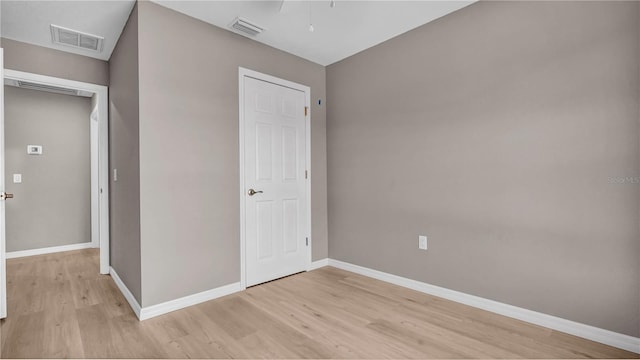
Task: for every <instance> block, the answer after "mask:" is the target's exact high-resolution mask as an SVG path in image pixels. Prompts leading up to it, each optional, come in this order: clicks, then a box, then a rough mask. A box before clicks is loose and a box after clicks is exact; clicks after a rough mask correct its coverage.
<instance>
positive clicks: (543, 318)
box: [329, 259, 640, 353]
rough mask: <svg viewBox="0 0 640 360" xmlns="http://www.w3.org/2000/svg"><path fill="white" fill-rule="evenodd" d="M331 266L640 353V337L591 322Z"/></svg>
mask: <svg viewBox="0 0 640 360" xmlns="http://www.w3.org/2000/svg"><path fill="white" fill-rule="evenodd" d="M329 266H333V267H336V268H339V269H342V270H346V271H351V272H354V273H356V274H360V275H364V276H367V277H371V278H374V279H378V280H382V281H385V282H388V283H391V284H395V285H399V286H402V287H406V288H409V289H412V290H416V291H419V292H423V293H425V294H429V295H433V296H438V297H441V298H444V299H447V300H451V301H455V302H457V303H461V304H465V305H469V306H473V307H476V308H479V309H483V310H487V311H490V312H493V313H496V314H500V315H504V316H508V317H510V318H514V319H518V320H522V321H526V322H529V323H532V324H536V325H539V326H544V327H546V328H549V329H553V330H557V331H561V332H564V333H567V334H571V335H575V336H579V337H581V338H585V339H588V340H592V341H596V342H599V343H603V344H606V345H610V346H613V347H617V348H620V349H624V350H627V351H632V352H635V353H640V338H637V337H633V336H629V335H625V334H620V333H616V332H613V331H610V330H605V329H601V328H597V327H595V326H591V325H586V324H581V323H578V322H575V321H571V320H566V319H563V318H559V317H556V316H551V315H547V314H543V313H540V312H536V311H532V310H527V309H523V308H520V307H517V306H513V305H508V304H505V303H501V302H498V301H494V300H489V299H485V298H481V297H478V296H474V295H469V294H465V293H463V292H459V291H455V290H449V289H446V288H443V287H439V286H435V285H431V284H427V283H423V282H420V281H416V280H411V279H407V278H404V277H401V276H397V275H392V274H388V273H385V272H382V271H378V270H373V269H369V268H366V267H363V266H359V265H354V264H350V263H347V262H343V261H340V260H334V259H329Z"/></svg>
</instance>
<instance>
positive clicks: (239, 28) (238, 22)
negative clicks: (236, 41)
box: [230, 17, 265, 37]
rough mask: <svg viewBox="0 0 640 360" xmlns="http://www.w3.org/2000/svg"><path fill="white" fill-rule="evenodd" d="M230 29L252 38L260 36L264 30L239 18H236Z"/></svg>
mask: <svg viewBox="0 0 640 360" xmlns="http://www.w3.org/2000/svg"><path fill="white" fill-rule="evenodd" d="M230 27H231V28H232V29H234V30H235V31H236V32H237V33H239V34H242V35H246V36H252V37H253V36H256V35H258V34H260V33H261V32H263V31H264V30H265V28H263V27H262V26H259V25H256V24H253V23H251V22H249V20H247V19H244V18H241V17H237V18H236V19H235V20H233V22H232V23H231V25H230Z"/></svg>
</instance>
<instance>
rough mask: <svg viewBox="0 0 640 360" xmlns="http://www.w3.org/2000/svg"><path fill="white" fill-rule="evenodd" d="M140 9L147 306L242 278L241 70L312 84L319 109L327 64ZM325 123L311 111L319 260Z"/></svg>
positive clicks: (319, 110) (318, 254)
mask: <svg viewBox="0 0 640 360" xmlns="http://www.w3.org/2000/svg"><path fill="white" fill-rule="evenodd" d="M138 6H139V45H140V47H139V61H140V66H139V69H140V190H141V214H140V215H141V234H142V235H141V236H142V256H143V258H142V293H143V306H149V305H154V304H157V303H160V302H164V301H168V300H172V299H175V298H179V297H182V296H186V295H191V294H194V293H197V292H201V291H205V290H209V289H212V288H215V287H219V286H222V285H226V284H230V283H234V282H237V281H239V280H240V242H239V238H240V234H239V226H240V224H239V222H240V220H239V212H240V209H239V199H238V192H239V187H238V186H239V175H238V173H239V170H238V166H239V165H238V161H239V160H238V66H242V67H246V68H250V69H253V70H256V71H260V72H264V73H267V74H270V75H273V76H277V77H281V78H284V79H287V80H291V81H294V82H298V83H301V84H305V85H307V86H310V87H311V97H312V99H313V101H312V103H315V104H317V99H318V98H321V99H324V98H325V68H324V67H323V66H320V65H317V64H314V63H311V62H308V61H306V60H303V59H301V58H298V57H295V56H293V55H290V54H287V53H284V52H282V51H279V50H276V49H274V48H271V47H268V46H265V45H262V44H260V43H257V42H255V41H253V40H250V39H247V38H244V37H242V36H239V35H236V34H233V33H231V32H229V31H226V30H223V29H220V28H217V27H214V26H211V25H209V24H206V23H204V22H201V21H198V20H195V19H193V18H190V17H187V16H185V15H182V14H180V13H177V12H175V11H172V10H169V9H166V8H163V7H161V6H159V5H157V4H153V3H149V2H141V3H139V4H138ZM323 104H324V102H323ZM323 106H324V105H323ZM325 118H326V116H325V109H324V107H318V106H317V105H312V109H311V122H312V129H311V133H312V140H311V146H312V154H313V155H312V164H311V166H312V177H311V181H312V195H311V201H312V206H313V208H312V217H313V228H312V236H313V249H312V250H313V258H314V259H321V258H325V257H326V256H327V251H328V250H327V211H326V155H325V154H326V150H325V149H326V144H325V131H326V130H325V129H326V127H325Z"/></svg>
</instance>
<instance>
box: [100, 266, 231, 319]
mask: <svg viewBox="0 0 640 360" xmlns="http://www.w3.org/2000/svg"><path fill="white" fill-rule="evenodd" d="M109 273H110V274H111V277H112V278H113V281H114V282H115V283H116V286H117V287H118V289H120V292H121V293H122V295H123V296H124V298H125V299H127V302H128V303H129V305H130V306H131V309H132V310H133V312H134V313H135V314H136V316H137V317H138V319H139V320H140V321H142V320H147V319H151V318H153V317H156V316H160V315H164V314H166V313H170V312H172V311H176V310H180V309H184V308H186V307H189V306H193V305H196V304H200V303H202V302H205V301H209V300H213V299H217V298H219V297H222V296H226V295H230V294H233V293H235V292H238V291H240V290H242V288H241V287H240V283H239V282H237V283H233V284H229V285H225V286H220V287H217V288H215V289H211V290H207V291H203V292H201V293H197V294H194V295H189V296H185V297H182V298H179V299H175V300H171V301H167V302H164V303H161V304H157V305H152V306H147V307H142V306H140V304H139V303H138V301H137V300H136V298H135V297H134V296H133V294H132V293H131V291H129V288H127V286H126V285H125V284H124V282H122V279H120V277H119V276H118V273H117V272H116V271H115V270H114V269H113V268H111V270H110V272H109Z"/></svg>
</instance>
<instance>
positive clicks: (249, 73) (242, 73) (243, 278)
mask: <svg viewBox="0 0 640 360" xmlns="http://www.w3.org/2000/svg"><path fill="white" fill-rule="evenodd" d="M244 77H250V78H254V79H257V80H262V81H266V82H270V83H272V84H276V85H280V86H284V87H288V88H291V89H294V90H298V91H301V92H304V93H305V106H306V107H307V108H308V109H309V111H308V112H307V116H306V118H305V129H306V131H305V132H306V134H305V136H306V150H305V152H306V159H305V161H306V170H307V172H308V173H307V174H308V178H307V194H306V196H307V237H308V238H309V246H307V268H309V267H310V266H311V248H312V247H313V239H312V237H311V88H309V87H308V86H305V85H301V84H297V83H294V82H292V81H288V80H284V79H280V78H277V77H275V76H271V75H267V74H263V73H259V72H257V71H253V70H249V69H246V68H243V67H238V120H239V145H240V149H239V150H240V152H239V155H240V156H239V161H240V166H239V168H240V287H241V289H246V288H247V286H246V284H247V273H246V259H245V257H246V234H245V226H246V219H245V214H246V213H245V210H246V209H245V200H246V195H245V183H244V180H245V179H244V111H243V110H244V81H243V80H244Z"/></svg>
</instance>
